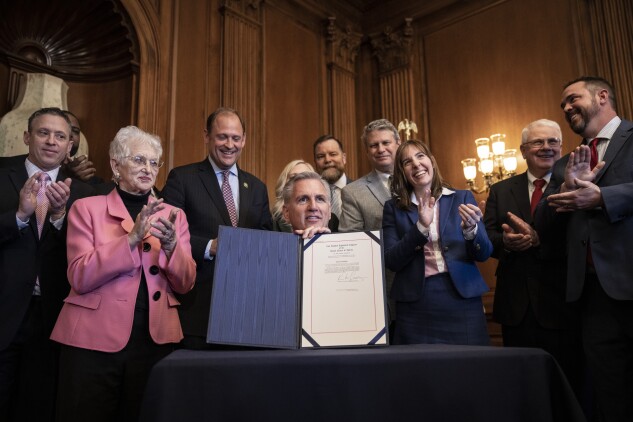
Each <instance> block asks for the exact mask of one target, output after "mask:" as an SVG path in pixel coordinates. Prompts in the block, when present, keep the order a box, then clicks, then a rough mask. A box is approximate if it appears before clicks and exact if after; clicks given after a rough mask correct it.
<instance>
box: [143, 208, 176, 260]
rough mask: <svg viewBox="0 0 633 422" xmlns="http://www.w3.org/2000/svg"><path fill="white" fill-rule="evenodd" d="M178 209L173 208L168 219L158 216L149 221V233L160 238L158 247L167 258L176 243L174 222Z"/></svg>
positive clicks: (169, 256)
mask: <svg viewBox="0 0 633 422" xmlns="http://www.w3.org/2000/svg"><path fill="white" fill-rule="evenodd" d="M179 211H180V210H179V209H178V208H173V209H172V210H171V211H170V213H169V219H166V218H165V217H158V219H157V220H154V221H152V222H151V226H152V230H151V232H150V233H151V234H152V236H154V237H156V238H158V240H160V247H161V248H162V249H163V250H164V251H165V254H167V258H171V254H172V253H173V252H174V248H175V247H176V244H177V243H178V239H176V224H175V223H176V216H177V215H178V212H179Z"/></svg>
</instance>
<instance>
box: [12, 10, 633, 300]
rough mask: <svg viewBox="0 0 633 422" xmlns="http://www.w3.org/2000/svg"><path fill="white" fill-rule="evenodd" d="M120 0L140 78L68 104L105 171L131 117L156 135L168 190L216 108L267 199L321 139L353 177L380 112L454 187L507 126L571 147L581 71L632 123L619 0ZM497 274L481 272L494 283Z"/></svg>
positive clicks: (628, 47) (195, 153)
mask: <svg viewBox="0 0 633 422" xmlns="http://www.w3.org/2000/svg"><path fill="white" fill-rule="evenodd" d="M120 1H121V4H122V5H123V6H124V7H125V9H126V10H127V12H128V14H129V16H130V19H131V21H132V22H133V24H134V26H135V30H136V36H137V38H138V42H139V49H140V63H138V66H139V69H140V72H139V75H138V78H136V77H133V78H131V79H128V80H120V81H118V82H113V83H109V84H108V83H103V84H100V85H98V86H96V85H95V86H92V85H90V84H78V83H73V84H71V85H70V90H69V99H68V101H69V107H70V108H71V109H73V110H80V111H79V113H78V115H79V117H80V119H81V121H82V126H83V127H84V128H85V132H86V135H87V136H88V139H89V140H91V141H94V143H93V144H92V145H91V156H92V157H94V158H95V159H96V164H97V166H98V170H99V172H100V174H101V175H102V176H104V177H106V178H109V166H108V165H107V159H106V157H107V144H108V143H109V141H110V140H111V139H112V137H113V136H114V133H115V132H116V130H117V129H118V127H119V126H123V125H125V124H130V123H133V124H138V125H139V126H140V127H142V128H143V129H146V130H149V131H151V132H154V133H157V134H158V135H159V136H161V138H162V139H163V142H164V146H165V160H166V162H167V163H168V165H167V166H166V168H164V169H163V170H162V171H161V174H160V175H159V180H158V185H159V187H160V186H162V184H163V183H164V180H165V178H166V176H167V173H168V171H169V169H170V168H173V167H174V166H178V165H182V164H186V163H190V162H194V161H199V160H201V159H202V158H203V157H205V156H206V148H205V146H204V144H203V137H202V135H203V130H204V126H205V119H206V117H207V115H208V114H209V113H211V112H212V111H213V110H214V109H215V108H217V107H218V106H220V105H225V106H232V107H235V108H237V109H238V110H239V111H240V112H241V113H242V114H243V117H244V118H245V120H246V121H247V125H248V136H247V143H246V147H245V151H244V153H243V157H242V159H241V161H240V164H241V166H242V167H243V168H244V169H245V170H247V171H251V172H253V173H255V174H256V175H257V176H259V177H261V178H262V179H263V180H264V182H266V184H267V185H268V187H269V193H270V194H271V200H274V198H273V196H272V194H273V189H274V185H275V182H276V179H277V176H278V174H279V172H280V171H281V169H282V168H283V167H284V165H285V164H286V163H287V162H288V161H290V160H292V159H295V158H304V159H306V160H307V161H309V162H312V143H313V141H314V140H315V139H316V138H317V137H318V136H320V135H322V134H324V133H332V134H333V135H335V136H337V137H340V138H341V140H342V141H343V143H344V144H345V146H346V150H347V153H348V156H349V158H350V159H349V160H348V161H349V163H348V166H349V168H348V173H349V174H350V175H352V176H354V177H355V176H359V175H362V174H364V173H366V172H367V171H368V170H369V165H368V163H367V162H366V159H365V152H364V148H363V146H362V145H361V141H360V138H359V136H360V133H361V130H362V128H363V126H364V125H365V124H366V123H368V122H369V121H371V120H374V119H377V118H381V117H386V118H389V119H391V120H393V122H394V123H396V124H397V123H398V121H399V120H401V119H404V118H405V117H406V118H409V119H411V120H413V121H415V122H416V123H417V124H418V128H419V130H420V133H419V134H418V135H417V136H418V137H420V138H422V139H424V140H426V141H428V142H429V143H430V145H431V148H432V150H433V152H434V154H435V156H436V158H437V161H438V163H439V166H440V168H441V170H442V173H443V175H444V177H445V178H446V179H447V180H448V181H449V182H450V183H451V184H452V185H453V186H455V187H456V188H464V187H465V182H464V179H463V175H462V170H461V165H460V160H461V159H462V158H466V157H471V156H474V155H475V148H474V143H473V141H474V139H475V138H478V137H481V136H489V135H490V134H492V133H496V132H503V133H506V134H507V136H508V144H509V145H508V147H511V146H515V147H518V145H519V143H520V133H521V129H522V128H523V127H524V126H525V125H526V124H527V123H528V122H530V121H532V120H535V119H538V118H542V117H545V118H549V119H552V120H556V121H558V122H559V123H560V124H561V126H562V128H563V137H564V151H565V152H566V151H569V150H570V149H571V148H572V147H573V146H575V145H576V144H577V142H578V138H577V137H576V136H575V135H574V134H573V133H572V132H571V131H570V130H569V129H568V127H567V125H566V124H565V122H564V120H563V115H562V112H561V111H560V108H559V101H560V98H559V96H560V92H561V87H562V84H563V83H564V82H566V81H568V80H570V79H573V78H575V77H577V76H579V75H581V74H584V73H598V74H602V75H604V76H606V77H607V78H610V79H612V81H613V82H614V84H615V85H616V91H617V93H618V96H619V98H620V99H621V101H620V102H621V112H622V113H621V114H622V116H623V117H625V118H631V117H633V116H631V113H632V111H633V105H632V104H633V103H632V102H631V101H633V100H631V98H633V76H632V75H633V74H632V73H631V65H632V63H633V36H632V35H631V34H632V31H633V29H631V27H630V22H631V21H632V20H633V16H632V15H633V6H632V5H631V2H630V1H628V0H560V1H555V2H553V1H550V0H529V1H526V0H473V1H468V2H463V1H441V0H437V1H417V2H415V1H414V2H411V1H405V0H403V1H396V0H392V1H389V2H387V3H385V4H380V5H379V4H378V3H379V2H378V3H376V2H369V3H368V4H369V5H374V6H375V7H374V8H373V9H370V10H358V9H355V8H354V7H353V5H358V4H359V2H356V1H355V2H353V3H349V4H348V3H345V2H340V1H337V0H323V1H316V0H203V1H196V0H120ZM346 55H347V56H346ZM385 59H388V60H391V62H390V65H388V66H385V61H384V60H385ZM388 63H389V62H388ZM6 74H7V67H6V66H5V65H3V64H2V63H0V80H3V81H4V80H5V79H6V78H3V76H4V75H6ZM3 83H4V82H3ZM6 91H7V88H6V85H2V86H0V95H3V96H6V95H7V92H6ZM3 98H4V97H3ZM3 107H4V108H3ZM7 111H8V110H6V106H2V105H0V112H1V113H2V114H4V113H5V112H7ZM96 134H99V136H96ZM524 169H525V163H524V162H522V161H520V165H519V171H522V170H524ZM479 199H484V197H483V196H480V197H479ZM494 267H495V262H494V261H493V260H490V261H489V262H488V263H486V264H484V265H483V266H482V269H483V271H484V274H485V277H486V280H487V281H488V283H489V285H490V286H491V287H494V275H493V270H494ZM490 298H491V296H488V297H487V304H488V305H490ZM489 309H490V308H489Z"/></svg>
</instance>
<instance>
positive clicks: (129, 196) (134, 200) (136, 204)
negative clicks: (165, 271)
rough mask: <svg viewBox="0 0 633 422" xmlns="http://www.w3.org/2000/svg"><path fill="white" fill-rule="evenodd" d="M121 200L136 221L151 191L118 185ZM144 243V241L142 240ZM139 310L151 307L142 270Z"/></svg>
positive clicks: (137, 303) (135, 317) (138, 301)
mask: <svg viewBox="0 0 633 422" xmlns="http://www.w3.org/2000/svg"><path fill="white" fill-rule="evenodd" d="M116 190H117V192H118V193H119V196H120V197H121V200H122V201H123V205H125V208H126V209H127V212H129V213H130V217H132V220H133V221H136V217H137V216H138V214H139V213H140V212H141V210H142V209H143V206H144V205H146V204H147V200H148V198H149V195H150V194H151V191H149V192H147V193H145V194H141V195H135V194H133V193H129V192H126V191H124V190H122V189H121V188H120V187H119V186H117V187H116ZM141 243H142V242H141ZM135 308H136V310H137V311H145V312H146V311H147V310H148V309H149V294H148V292H147V281H146V280H145V273H144V272H143V271H141V284H140V285H139V288H138V294H137V295H136V306H135ZM137 319H138V315H136V313H135V315H134V320H135V323H137V322H138V321H137Z"/></svg>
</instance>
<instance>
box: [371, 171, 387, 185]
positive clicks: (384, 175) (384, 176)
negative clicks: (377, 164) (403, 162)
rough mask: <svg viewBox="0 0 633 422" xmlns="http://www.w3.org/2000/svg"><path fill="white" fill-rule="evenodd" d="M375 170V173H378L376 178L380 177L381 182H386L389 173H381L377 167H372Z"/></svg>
mask: <svg viewBox="0 0 633 422" xmlns="http://www.w3.org/2000/svg"><path fill="white" fill-rule="evenodd" d="M374 170H375V171H376V174H377V175H378V178H380V180H382V181H383V182H385V183H386V182H388V181H389V178H390V177H391V173H383V172H382V171H380V170H378V169H374Z"/></svg>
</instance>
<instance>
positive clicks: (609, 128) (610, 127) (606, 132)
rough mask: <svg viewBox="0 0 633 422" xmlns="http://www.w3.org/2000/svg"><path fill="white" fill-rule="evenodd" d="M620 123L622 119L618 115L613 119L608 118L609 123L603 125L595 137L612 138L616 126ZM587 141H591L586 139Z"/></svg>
mask: <svg viewBox="0 0 633 422" xmlns="http://www.w3.org/2000/svg"><path fill="white" fill-rule="evenodd" d="M620 123H622V119H620V118H619V117H618V116H615V117H614V118H613V119H611V120H609V123H607V124H606V125H604V127H603V128H602V129H600V132H598V135H597V136H596V138H602V139H607V140H611V138H613V134H614V133H615V131H616V130H617V129H618V126H620ZM589 141H591V139H588V140H587V142H589Z"/></svg>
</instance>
